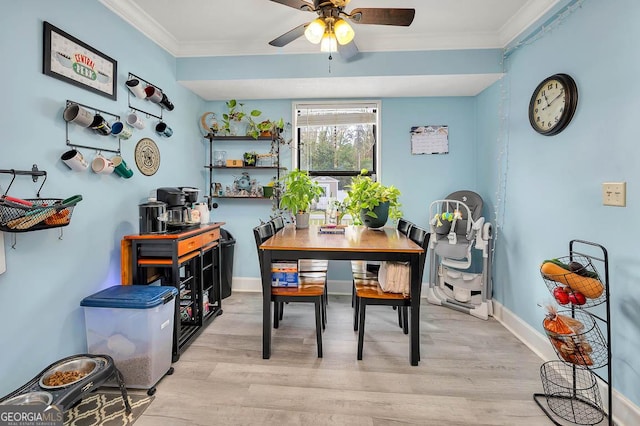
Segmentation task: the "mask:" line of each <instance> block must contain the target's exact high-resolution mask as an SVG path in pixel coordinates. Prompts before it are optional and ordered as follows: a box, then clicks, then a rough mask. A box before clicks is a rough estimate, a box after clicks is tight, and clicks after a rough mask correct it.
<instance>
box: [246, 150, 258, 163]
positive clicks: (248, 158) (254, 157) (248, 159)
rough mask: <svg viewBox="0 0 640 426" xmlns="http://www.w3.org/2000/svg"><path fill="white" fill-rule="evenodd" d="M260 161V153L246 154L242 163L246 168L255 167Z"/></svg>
mask: <svg viewBox="0 0 640 426" xmlns="http://www.w3.org/2000/svg"><path fill="white" fill-rule="evenodd" d="M257 159H258V153H257V152H255V151H251V152H245V153H244V154H242V161H243V163H244V164H243V165H244V166H245V167H255V165H256V161H257Z"/></svg>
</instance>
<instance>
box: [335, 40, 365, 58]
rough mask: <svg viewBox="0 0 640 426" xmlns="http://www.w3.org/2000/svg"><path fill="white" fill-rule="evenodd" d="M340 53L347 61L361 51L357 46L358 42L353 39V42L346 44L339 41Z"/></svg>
mask: <svg viewBox="0 0 640 426" xmlns="http://www.w3.org/2000/svg"><path fill="white" fill-rule="evenodd" d="M338 53H339V54H340V58H342V59H344V60H345V61H347V60H349V59H351V58H353V57H354V56H356V55H357V54H358V53H360V51H359V50H358V46H356V42H355V41H353V40H351V42H349V43H347V44H345V45H341V44H340V43H338Z"/></svg>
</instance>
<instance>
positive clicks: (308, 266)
mask: <svg viewBox="0 0 640 426" xmlns="http://www.w3.org/2000/svg"><path fill="white" fill-rule="evenodd" d="M271 223H272V226H273V232H274V234H275V233H276V232H278V231H280V230H281V229H282V228H284V226H285V222H284V218H283V217H282V216H276V217H274V218H273V219H272V220H271ZM328 269H329V261H328V260H324V259H299V260H298V275H300V274H302V275H303V276H304V277H307V278H324V281H325V295H324V301H323V302H324V303H323V304H322V311H323V318H324V322H323V323H322V325H323V327H324V326H325V323H326V319H327V305H328V304H329V294H328V293H327V286H326V282H327V271H328ZM279 308H280V309H279V311H280V319H281V320H282V315H283V313H284V309H283V308H284V306H282V305H280V307H279Z"/></svg>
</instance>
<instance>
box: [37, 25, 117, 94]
mask: <svg viewBox="0 0 640 426" xmlns="http://www.w3.org/2000/svg"><path fill="white" fill-rule="evenodd" d="M42 73H43V74H45V75H48V76H50V77H53V78H56V79H58V80H62V81H65V82H67V83H69V84H73V85H74V86H77V87H81V88H83V89H85V90H89V91H91V92H94V93H97V94H99V95H102V96H105V97H107V98H109V99H112V100H114V101H115V100H117V97H118V93H117V90H116V88H117V80H118V62H116V61H115V60H114V59H112V58H110V57H109V56H107V55H105V54H104V53H102V52H100V51H98V50H96V49H94V48H93V47H91V46H89V45H88V44H86V43H83V42H82V41H80V40H78V39H77V38H75V37H73V36H72V35H70V34H68V33H66V32H65V31H62V30H61V29H60V28H58V27H56V26H54V25H51V24H50V23H49V22H47V21H44V49H43V61H42Z"/></svg>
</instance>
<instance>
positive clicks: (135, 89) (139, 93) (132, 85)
mask: <svg viewBox="0 0 640 426" xmlns="http://www.w3.org/2000/svg"><path fill="white" fill-rule="evenodd" d="M125 84H126V85H127V88H128V89H129V90H130V91H131V93H133V94H134V95H135V96H136V98H140V99H144V98H146V97H147V94H146V93H145V92H144V88H143V87H142V83H141V82H140V80H138V79H137V78H130V79H129V80H127V82H126V83H125Z"/></svg>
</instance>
